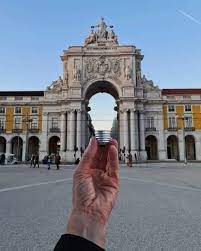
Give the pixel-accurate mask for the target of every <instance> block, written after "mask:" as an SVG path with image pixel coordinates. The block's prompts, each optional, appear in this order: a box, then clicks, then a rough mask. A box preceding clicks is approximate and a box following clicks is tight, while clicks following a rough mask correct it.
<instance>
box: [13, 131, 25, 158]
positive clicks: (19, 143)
mask: <svg viewBox="0 0 201 251" xmlns="http://www.w3.org/2000/svg"><path fill="white" fill-rule="evenodd" d="M22 151H23V140H22V138H21V137H19V136H15V137H14V138H12V140H11V153H13V154H15V155H16V158H17V160H19V161H22Z"/></svg>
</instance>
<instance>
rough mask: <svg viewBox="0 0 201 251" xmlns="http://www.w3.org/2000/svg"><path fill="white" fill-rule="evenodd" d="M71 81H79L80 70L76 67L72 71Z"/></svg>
mask: <svg viewBox="0 0 201 251" xmlns="http://www.w3.org/2000/svg"><path fill="white" fill-rule="evenodd" d="M73 79H74V80H76V81H80V80H81V70H80V68H79V67H78V66H77V65H76V66H75V68H74V70H73Z"/></svg>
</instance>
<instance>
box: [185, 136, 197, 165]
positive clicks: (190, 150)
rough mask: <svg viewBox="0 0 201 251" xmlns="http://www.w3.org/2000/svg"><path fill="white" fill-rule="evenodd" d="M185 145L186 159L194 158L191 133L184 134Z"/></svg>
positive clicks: (193, 139) (193, 141) (193, 140)
mask: <svg viewBox="0 0 201 251" xmlns="http://www.w3.org/2000/svg"><path fill="white" fill-rule="evenodd" d="M185 146H186V147H185V148H186V158H187V160H196V151H195V138H194V136H193V135H186V136H185Z"/></svg>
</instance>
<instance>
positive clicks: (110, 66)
mask: <svg viewBox="0 0 201 251" xmlns="http://www.w3.org/2000/svg"><path fill="white" fill-rule="evenodd" d="M106 75H107V76H109V77H111V78H113V77H114V76H120V75H121V59H119V58H107V57H105V56H100V57H99V58H88V59H87V60H86V64H85V77H86V79H87V80H89V79H93V78H98V77H105V76H106Z"/></svg>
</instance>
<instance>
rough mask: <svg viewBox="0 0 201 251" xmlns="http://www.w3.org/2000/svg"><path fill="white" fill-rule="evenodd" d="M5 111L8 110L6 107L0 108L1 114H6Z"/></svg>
mask: <svg viewBox="0 0 201 251" xmlns="http://www.w3.org/2000/svg"><path fill="white" fill-rule="evenodd" d="M5 110H6V109H5V107H3V106H1V107H0V113H1V114H4V113H5Z"/></svg>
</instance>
